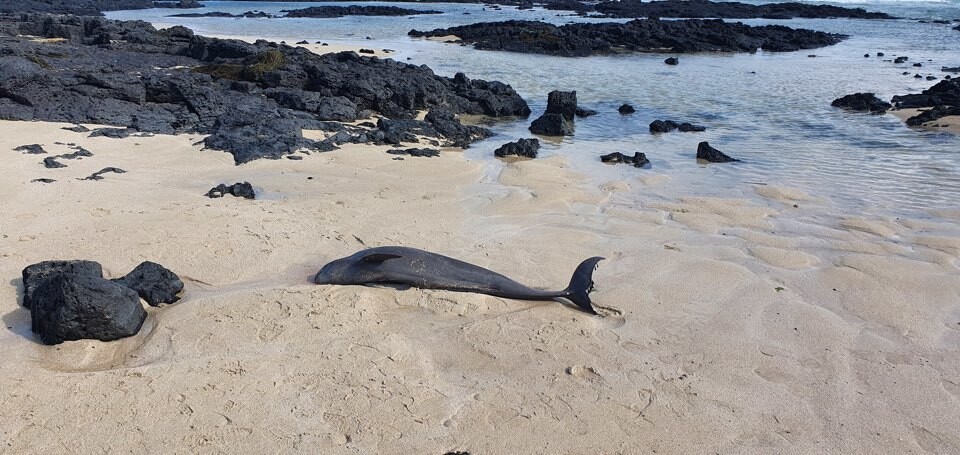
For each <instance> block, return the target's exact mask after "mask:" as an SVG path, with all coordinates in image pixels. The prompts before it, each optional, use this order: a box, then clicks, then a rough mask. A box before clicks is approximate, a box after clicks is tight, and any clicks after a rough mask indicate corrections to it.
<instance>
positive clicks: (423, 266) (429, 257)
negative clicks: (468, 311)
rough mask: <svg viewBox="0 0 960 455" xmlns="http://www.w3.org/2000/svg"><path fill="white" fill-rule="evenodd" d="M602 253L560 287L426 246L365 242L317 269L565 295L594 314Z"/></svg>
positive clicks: (424, 285) (327, 273)
mask: <svg viewBox="0 0 960 455" xmlns="http://www.w3.org/2000/svg"><path fill="white" fill-rule="evenodd" d="M602 260H603V258H601V257H592V258H590V259H587V260H585V261H583V262H582V263H580V266H578V267H577V270H575V271H574V272H573V278H571V279H570V285H569V286H567V288H566V289H564V290H562V291H543V290H539V289H533V288H529V287H527V286H524V285H522V284H520V283H517V282H516V281H513V280H511V279H510V278H507V277H505V276H503V275H500V274H499V273H495V272H491V271H490V270H487V269H485V268H483V267H477V266H475V265H473V264H468V263H466V262H463V261H458V260H456V259H453V258H449V257H447V256H442V255H439V254H436V253H431V252H429V251H423V250H418V249H416V248H406V247H402V246H382V247H378V248H370V249H367V250H363V251H360V252H357V253H354V254H353V255H351V256H347V257H345V258H343V259H337V260H335V261H333V262H331V263H329V264H327V265H325V266H323V268H322V269H320V271H319V272H317V275H316V276H315V277H313V282H314V283H317V284H343V285H350V284H401V285H408V286H413V287H416V288H421V289H444V290H447V291H458V292H477V293H480V294H487V295H492V296H496V297H504V298H508V299H518V300H554V299H557V298H564V299H567V300H569V301H571V302H573V303H575V304H577V306H579V307H580V308H581V309H583V311H585V312H587V313H590V314H597V312H596V311H594V309H593V305H591V303H590V295H589V293H590V291H592V290H593V271H594V269H596V268H597V263H598V262H600V261H602Z"/></svg>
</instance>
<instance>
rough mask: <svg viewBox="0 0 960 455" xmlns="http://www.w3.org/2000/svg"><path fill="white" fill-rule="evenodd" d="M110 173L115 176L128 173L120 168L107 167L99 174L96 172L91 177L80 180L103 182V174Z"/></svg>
mask: <svg viewBox="0 0 960 455" xmlns="http://www.w3.org/2000/svg"><path fill="white" fill-rule="evenodd" d="M110 172H113V173H114V174H125V173H126V172H127V171H125V170H123V169H120V168H118V167H105V168H103V169H100V170H99V171H97V172H94V173H93V174H91V175H90V176H89V177H84V178H82V179H78V180H103V174H107V173H110Z"/></svg>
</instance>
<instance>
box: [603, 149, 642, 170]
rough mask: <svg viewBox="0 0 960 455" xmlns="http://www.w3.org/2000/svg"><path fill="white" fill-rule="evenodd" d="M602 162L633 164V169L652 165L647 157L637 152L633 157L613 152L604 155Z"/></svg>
mask: <svg viewBox="0 0 960 455" xmlns="http://www.w3.org/2000/svg"><path fill="white" fill-rule="evenodd" d="M600 161H603V162H604V163H624V164H632V165H633V167H643V166H646V165H648V164H650V160H648V159H647V155H645V154H643V153H640V152H636V153H634V154H633V156H627V155H624V154H622V153H620V152H613V153H610V154H608V155H603V156H601V157H600Z"/></svg>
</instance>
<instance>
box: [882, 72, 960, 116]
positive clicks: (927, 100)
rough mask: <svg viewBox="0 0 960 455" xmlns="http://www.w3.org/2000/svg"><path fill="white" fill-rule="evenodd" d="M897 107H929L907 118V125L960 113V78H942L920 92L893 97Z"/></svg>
mask: <svg viewBox="0 0 960 455" xmlns="http://www.w3.org/2000/svg"><path fill="white" fill-rule="evenodd" d="M893 104H894V106H896V107H897V108H898V109H909V108H930V109H928V110H926V111H924V112H921V113H920V114H918V115H915V116H913V117H910V118H908V119H907V125H910V126H919V125H923V124H924V123H927V122H931V121H934V120H937V119H940V118H943V117H946V116H948V115H960V79H944V80H942V81H940V82H937V84H936V85H934V86H933V87H930V88H928V89H926V90H924V91H922V92H920V93H916V94H910V95H898V96H894V97H893Z"/></svg>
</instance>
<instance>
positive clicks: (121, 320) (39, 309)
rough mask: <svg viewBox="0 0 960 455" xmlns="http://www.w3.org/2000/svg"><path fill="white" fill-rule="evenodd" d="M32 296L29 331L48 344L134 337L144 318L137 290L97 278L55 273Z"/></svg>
mask: <svg viewBox="0 0 960 455" xmlns="http://www.w3.org/2000/svg"><path fill="white" fill-rule="evenodd" d="M32 297H33V307H32V309H31V311H30V316H31V320H32V330H33V332H34V333H36V334H37V335H38V336H39V338H40V341H41V342H43V343H44V344H48V345H52V344H60V343H62V342H64V341H70V340H83V339H94V340H101V341H112V340H117V339H120V338H125V337H128V336H132V335H136V333H137V332H138V331H139V330H140V327H141V326H142V325H143V321H144V320H145V319H146V318H147V313H146V311H144V309H143V306H142V305H141V304H140V297H139V296H138V295H137V292H136V291H134V290H133V289H130V288H128V287H126V286H123V285H120V284H117V283H114V282H112V281H110V280H106V279H104V278H101V277H96V276H90V275H78V274H72V273H58V274H55V275H53V276H51V277H50V278H48V279H46V280H43V281H42V282H41V283H40V285H39V286H37V288H36V289H35V290H34V291H33V296H32Z"/></svg>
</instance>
